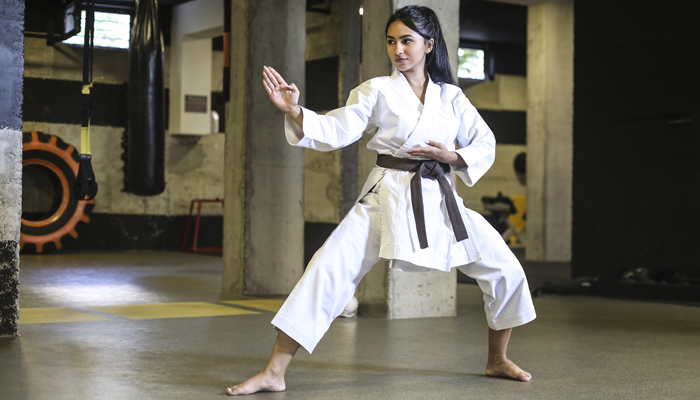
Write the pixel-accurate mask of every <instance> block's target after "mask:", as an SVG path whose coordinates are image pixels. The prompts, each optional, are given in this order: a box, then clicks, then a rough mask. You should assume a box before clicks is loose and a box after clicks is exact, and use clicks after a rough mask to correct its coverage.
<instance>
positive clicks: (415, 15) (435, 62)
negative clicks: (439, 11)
mask: <svg viewBox="0 0 700 400" xmlns="http://www.w3.org/2000/svg"><path fill="white" fill-rule="evenodd" d="M395 21H401V22H403V24H404V25H406V26H407V27H409V28H411V30H413V31H415V32H417V33H418V34H420V35H421V36H423V38H425V40H430V39H433V40H434V44H433V51H431V52H430V53H428V54H427V55H426V57H425V69H426V70H427V71H428V74H430V79H432V80H433V82H435V83H442V82H444V83H450V84H453V85H454V83H455V81H454V78H453V77H452V68H451V67H450V58H449V56H448V54H447V45H446V44H445V38H444V37H443V36H442V28H441V27H440V21H438V17H437V15H436V14H435V11H433V10H431V9H430V8H428V7H422V6H406V7H402V8H399V9H398V10H396V12H394V14H393V15H392V16H391V17H389V21H387V23H386V30H385V32H384V33H385V34H386V33H387V32H389V25H391V24H392V23H393V22H395Z"/></svg>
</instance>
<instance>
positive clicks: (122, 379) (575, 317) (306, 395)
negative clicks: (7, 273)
mask: <svg viewBox="0 0 700 400" xmlns="http://www.w3.org/2000/svg"><path fill="white" fill-rule="evenodd" d="M221 269H222V266H221V258H219V257H216V256H207V255H195V254H188V253H158V252H126V253H109V254H73V255H70V254H56V255H45V256H24V255H23V256H22V258H21V274H20V278H21V281H22V285H21V298H20V304H21V307H22V308H25V309H31V308H39V307H67V308H70V309H72V310H78V311H85V312H90V313H93V314H96V315H100V313H99V312H95V311H91V310H89V309H88V308H87V307H90V306H95V305H118V304H147V303H169V302H207V303H213V304H220V305H223V304H222V303H219V301H220V300H221V298H220V296H219V294H220V289H219V287H220V277H221ZM540 271H541V270H540ZM531 273H532V274H533V279H534V280H536V279H540V278H541V277H537V276H534V275H535V272H531V271H528V274H531ZM458 286H459V289H458V299H459V309H458V312H459V315H458V317H456V318H429V319H410V320H392V321H389V320H383V319H373V318H361V317H360V318H358V319H345V320H344V319H340V320H338V321H336V322H335V323H334V325H333V326H332V327H331V330H330V332H329V333H328V334H327V336H326V337H325V338H324V340H323V341H322V342H321V343H320V344H319V346H318V347H317V350H316V351H315V352H314V354H313V355H308V354H306V353H305V352H303V351H300V353H299V354H298V355H297V357H296V358H295V360H294V361H293V363H292V366H291V367H290V370H289V371H288V374H287V391H286V392H282V393H261V394H256V395H252V396H249V397H248V398H260V399H381V400H389V399H557V400H561V399H698V398H700V378H699V377H698V374H697V371H698V367H697V365H698V360H700V307H693V306H686V305H677V304H664V303H651V302H640V301H625V300H614V299H605V298H595V297H577V296H551V295H543V296H540V297H537V298H536V299H535V306H536V307H537V311H538V318H537V320H535V321H534V322H533V323H531V324H528V325H526V326H524V327H521V328H518V329H516V330H515V331H514V334H513V339H512V341H511V346H510V351H509V355H510V357H511V358H512V359H513V360H514V361H516V362H517V363H519V364H520V365H521V366H522V367H524V368H525V369H527V370H528V371H530V372H531V373H532V374H533V375H534V379H533V381H532V382H530V383H520V382H513V381H509V380H505V379H493V378H487V377H485V376H484V374H483V371H484V364H485V358H486V349H487V347H486V346H487V343H486V332H487V331H486V324H485V322H484V318H483V310H482V301H481V295H480V292H479V290H478V288H477V286H475V285H471V284H460V285H458ZM103 316H105V315H103ZM272 316H273V314H272V312H260V313H258V314H253V315H235V316H216V317H192V318H162V319H143V320H133V319H127V318H121V317H116V316H107V318H108V319H107V320H102V321H89V322H64V323H38V324H23V325H21V326H20V333H21V335H22V336H21V337H17V338H8V337H5V338H0V399H3V400H12V399H29V400H31V399H98V398H99V399H206V398H222V397H223V396H224V391H223V389H224V387H225V386H227V385H231V384H234V383H237V382H240V381H242V380H244V379H245V378H247V377H248V376H250V375H251V374H254V373H255V372H257V371H258V370H259V369H260V368H261V367H262V366H263V364H264V363H265V361H266V359H267V357H268V356H269V353H270V349H271V345H272V342H273V340H274V338H275V332H274V330H273V329H272V328H271V326H270V320H271V318H272Z"/></svg>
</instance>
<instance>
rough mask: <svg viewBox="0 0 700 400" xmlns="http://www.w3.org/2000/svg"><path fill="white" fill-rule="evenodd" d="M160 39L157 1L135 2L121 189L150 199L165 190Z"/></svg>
mask: <svg viewBox="0 0 700 400" xmlns="http://www.w3.org/2000/svg"><path fill="white" fill-rule="evenodd" d="M163 81H164V76H163V39H162V36H161V31H160V24H159V23H158V3H157V0H136V12H135V16H134V21H133V27H132V30H131V48H130V51H129V99H128V103H129V121H128V126H127V136H126V142H125V143H124V145H125V147H126V153H125V155H124V158H125V160H124V161H125V168H124V189H125V190H126V191H127V192H130V193H133V194H137V195H141V196H153V195H157V194H160V193H162V192H163V190H165V91H164V82H163Z"/></svg>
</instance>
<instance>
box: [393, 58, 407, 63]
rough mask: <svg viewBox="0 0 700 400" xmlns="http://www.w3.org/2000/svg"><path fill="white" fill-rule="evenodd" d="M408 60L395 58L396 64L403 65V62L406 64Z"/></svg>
mask: <svg viewBox="0 0 700 400" xmlns="http://www.w3.org/2000/svg"><path fill="white" fill-rule="evenodd" d="M406 60H408V59H407V58H395V59H394V61H395V62H396V63H403V62H406Z"/></svg>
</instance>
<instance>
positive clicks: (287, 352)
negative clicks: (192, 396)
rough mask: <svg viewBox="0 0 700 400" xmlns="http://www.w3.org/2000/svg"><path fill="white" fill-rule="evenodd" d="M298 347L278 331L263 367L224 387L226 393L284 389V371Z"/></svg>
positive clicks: (236, 394)
mask: <svg viewBox="0 0 700 400" xmlns="http://www.w3.org/2000/svg"><path fill="white" fill-rule="evenodd" d="M299 347H300V346H299V343H297V342H296V341H295V340H294V339H292V338H291V337H289V336H288V335H287V334H286V333H284V332H282V331H279V333H278V334H277V339H276V340H275V345H274V346H273V347H272V356H270V360H269V361H268V362H267V365H266V366H265V368H264V369H263V370H262V371H261V372H260V373H258V374H257V375H255V376H254V377H252V378H250V379H248V380H247V381H245V382H243V383H241V384H240V385H236V386H234V387H230V388H226V394H227V395H229V396H238V395H241V394H252V393H257V392H282V391H284V390H285V389H286V388H287V387H286V386H285V384H284V373H285V372H286V371H287V367H288V366H289V363H290V362H291V361H292V358H293V357H294V354H296V352H297V350H299Z"/></svg>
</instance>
